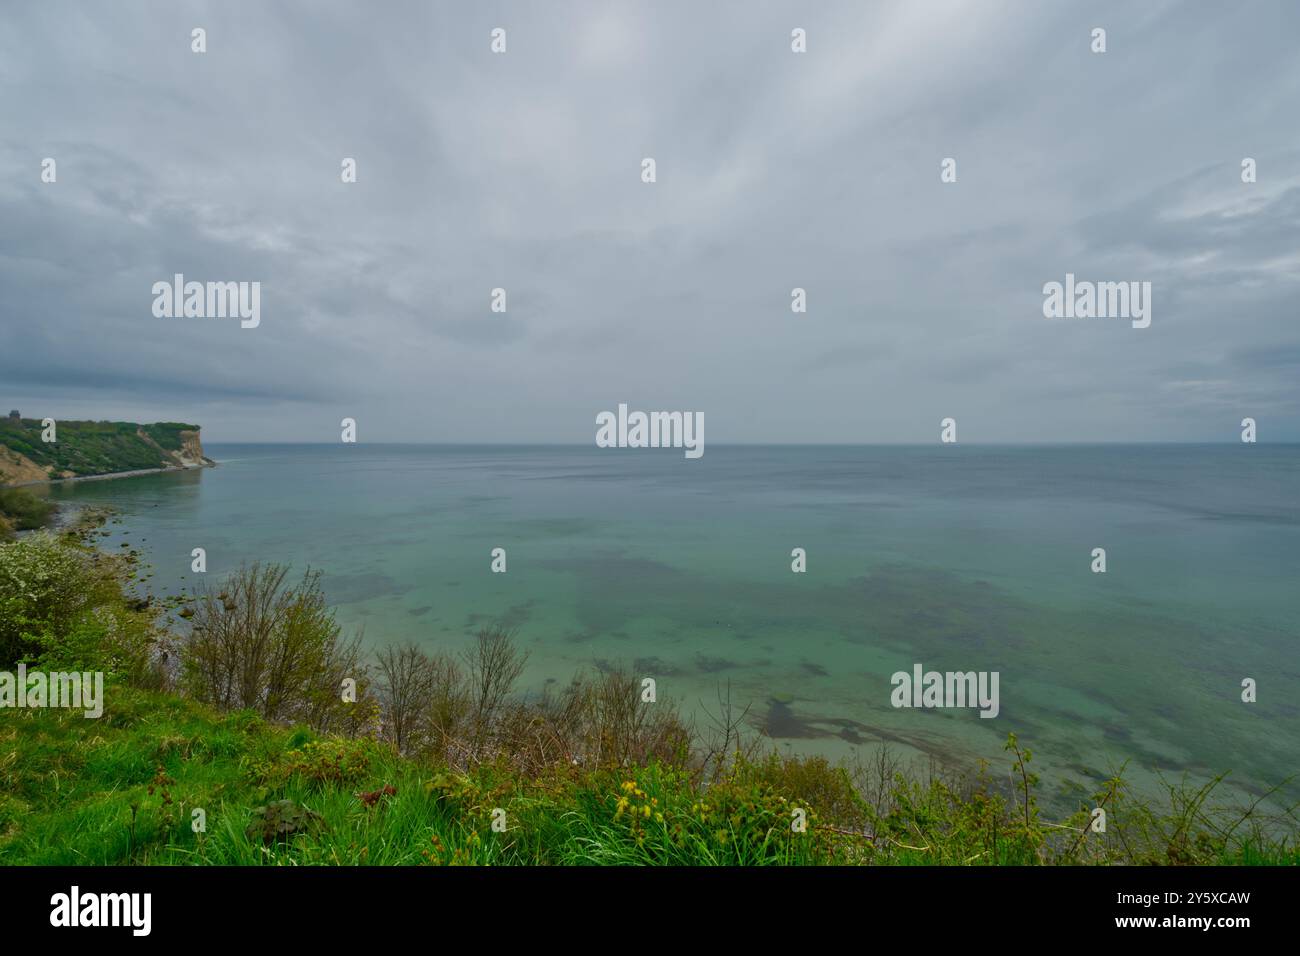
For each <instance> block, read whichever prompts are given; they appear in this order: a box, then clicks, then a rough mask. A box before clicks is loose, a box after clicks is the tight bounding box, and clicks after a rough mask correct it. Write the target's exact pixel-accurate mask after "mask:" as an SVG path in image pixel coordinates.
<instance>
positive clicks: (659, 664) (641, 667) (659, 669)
mask: <svg viewBox="0 0 1300 956" xmlns="http://www.w3.org/2000/svg"><path fill="white" fill-rule="evenodd" d="M632 667H633V668H634V669H635V670H636V671H637V673H639V674H645V675H647V676H651V677H658V676H659V675H661V674H662V675H663V676H665V677H677V676H680V675H681V674H684V673H685V671H683V670H682V669H681V668H680V667H677V666H676V665H674V664H669V663H668V662H667V661H665V660H664V659H663V658H661V657H638V658H637V659H636V660H634V661H633V662H632Z"/></svg>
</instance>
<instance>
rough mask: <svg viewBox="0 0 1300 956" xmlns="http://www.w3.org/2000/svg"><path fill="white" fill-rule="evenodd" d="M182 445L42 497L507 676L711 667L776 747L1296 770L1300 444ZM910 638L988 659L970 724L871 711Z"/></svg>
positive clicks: (1250, 784) (949, 658)
mask: <svg viewBox="0 0 1300 956" xmlns="http://www.w3.org/2000/svg"><path fill="white" fill-rule="evenodd" d="M208 454H209V455H211V456H212V457H214V458H217V459H218V460H220V461H221V464H220V466H219V467H218V468H215V469H211V470H205V471H198V472H186V473H173V474H163V475H150V476H144V477H137V478H130V479H123V480H120V481H105V482H86V483H76V484H69V485H59V486H54V487H52V488H51V489H50V494H51V495H52V496H53V497H55V498H56V499H60V500H68V501H75V502H84V503H99V504H109V505H112V506H113V507H115V508H118V509H120V511H121V512H122V520H121V522H120V523H118V524H114V525H111V526H109V527H110V530H111V534H110V535H109V536H108V537H105V538H103V539H102V541H103V542H104V545H105V546H106V547H108V548H110V549H112V548H116V547H118V545H119V544H120V543H121V542H122V541H127V542H130V543H131V544H132V545H133V546H135V547H137V548H139V549H140V550H141V552H142V553H143V555H144V557H145V560H146V561H148V562H149V563H150V564H151V565H152V568H151V569H150V570H151V571H152V573H153V574H154V577H153V578H152V579H151V580H150V581H149V584H150V585H151V586H152V587H153V588H154V590H156V591H160V592H162V591H175V590H178V589H181V588H191V589H192V588H193V587H194V586H195V585H196V584H197V583H198V581H197V579H198V578H200V577H201V576H200V575H196V574H193V573H191V572H190V560H191V559H190V552H191V549H193V548H195V547H203V548H205V549H206V550H207V555H208V574H207V575H206V577H207V578H208V579H214V578H217V577H220V576H221V575H222V574H223V573H224V572H226V571H229V570H230V569H232V568H234V567H237V566H238V565H239V564H240V562H242V561H245V560H255V559H256V560H263V561H288V562H292V563H293V564H294V565H295V567H296V568H299V569H301V568H305V567H306V566H308V565H310V566H312V567H315V568H319V569H321V570H322V571H323V572H324V584H325V588H326V591H327V593H328V595H329V598H330V600H331V602H332V603H334V604H335V605H336V607H337V610H338V616H339V620H340V621H341V622H342V623H343V624H345V625H346V626H347V627H348V628H364V631H365V637H366V641H367V642H368V643H370V644H372V645H379V644H383V643H387V642H390V641H398V640H403V641H404V640H415V641H418V642H420V643H422V644H424V645H426V646H428V647H429V648H449V649H455V650H459V649H461V648H463V647H465V646H466V644H467V636H468V635H469V634H470V633H471V632H472V631H473V630H474V628H475V627H476V626H478V625H479V624H481V623H484V622H488V621H504V622H505V623H508V624H510V625H512V626H516V627H517V628H518V631H519V639H520V641H521V643H522V644H523V646H524V647H526V648H527V650H528V651H529V653H530V660H529V666H528V669H527V671H526V674H525V683H526V685H527V687H528V689H530V690H540V689H541V688H542V687H543V686H544V685H545V684H546V682H547V681H561V682H562V681H566V680H567V679H568V678H569V677H570V676H571V675H572V674H573V672H574V671H575V670H577V669H579V668H583V667H586V668H601V667H609V666H617V665H621V664H626V665H630V666H631V667H633V668H634V669H635V671H636V672H637V674H638V676H651V677H654V678H655V679H656V681H657V684H658V691H659V694H660V697H661V698H664V697H668V698H672V699H673V700H675V701H676V702H677V703H678V704H679V705H680V706H681V707H682V708H683V709H684V710H685V711H687V712H688V713H691V714H693V715H695V716H696V718H697V720H698V721H699V722H700V723H701V725H705V726H707V724H708V721H709V713H710V712H713V713H716V712H717V710H718V698H719V691H720V689H721V688H726V687H727V686H729V687H730V693H731V697H732V700H733V703H734V704H735V705H736V706H737V707H738V709H744V708H746V707H748V709H749V713H748V717H747V720H748V722H749V723H751V724H752V726H754V727H755V728H756V729H761V730H764V731H766V732H767V733H769V734H770V735H772V736H773V738H774V739H775V740H776V742H777V744H778V745H779V746H782V747H789V748H790V749H792V750H795V751H809V752H812V751H815V752H822V753H827V754H830V755H834V756H848V757H852V756H853V755H854V754H855V753H861V754H866V753H868V752H869V751H870V750H871V748H872V747H873V746H874V745H875V744H877V743H879V742H880V741H888V742H890V743H891V745H892V746H894V747H895V748H897V749H898V750H899V751H900V753H902V754H903V755H905V756H907V755H912V756H918V755H928V754H933V755H939V756H941V757H943V758H944V759H948V760H952V759H966V760H972V761H973V760H974V759H975V758H977V757H981V756H983V757H988V758H991V759H993V760H995V761H996V763H995V765H996V766H999V767H1001V766H1005V763H1006V762H1005V758H1004V756H1003V755H1002V754H1001V746H1002V743H1003V742H1004V740H1005V738H1006V734H1007V732H1008V731H1011V730H1014V731H1015V732H1016V733H1017V734H1018V735H1019V736H1020V738H1021V739H1022V741H1024V742H1026V743H1028V744H1029V746H1031V747H1032V749H1033V750H1034V752H1035V764H1037V765H1039V771H1040V773H1042V774H1043V775H1044V778H1045V780H1046V781H1047V782H1048V783H1049V784H1051V785H1054V786H1060V785H1061V783H1062V781H1064V780H1066V779H1070V780H1074V781H1076V782H1078V783H1083V784H1087V783H1089V782H1090V781H1094V780H1096V779H1097V778H1098V776H1099V775H1100V774H1101V773H1102V772H1103V771H1105V770H1106V769H1107V768H1109V767H1111V766H1117V765H1118V764H1120V763H1122V762H1123V761H1125V760H1130V761H1131V762H1132V764H1131V767H1132V768H1136V771H1137V772H1136V774H1135V776H1136V777H1137V779H1138V780H1139V782H1140V783H1143V784H1144V785H1146V784H1149V782H1150V776H1149V775H1150V773H1151V772H1153V771H1154V770H1156V769H1160V770H1163V771H1166V772H1168V771H1173V772H1175V775H1176V772H1178V771H1183V770H1187V771H1191V772H1193V774H1196V775H1204V774H1207V773H1210V772H1214V771H1219V770H1227V769H1232V770H1233V771H1234V772H1233V776H1232V778H1231V779H1232V780H1234V781H1235V782H1236V783H1237V784H1238V785H1239V786H1241V787H1243V788H1244V789H1245V790H1247V791H1252V792H1254V791H1258V790H1259V788H1261V787H1263V786H1264V785H1267V784H1272V783H1276V782H1277V781H1279V780H1280V779H1281V778H1283V777H1285V776H1287V775H1289V774H1292V773H1294V772H1295V771H1296V770H1297V769H1300V707H1298V706H1297V693H1298V692H1300V654H1297V650H1298V643H1297V632H1298V629H1300V628H1298V625H1300V597H1297V594H1298V593H1300V589H1297V587H1296V580H1297V571H1298V570H1300V495H1298V494H1297V492H1300V478H1298V476H1300V446H1267V445H1256V446H1251V445H1215V446H1193V445H1155V446H1133V445H1111V446H1063V447H987V446H986V447H971V446H957V447H952V446H947V447H945V446H936V447H924V448H922V447H897V446H895V447H810V446H785V447H737V446H731V447H728V446H716V445H710V446H709V447H708V450H707V453H706V454H705V455H704V457H703V458H701V459H698V460H694V461H688V460H686V459H685V458H684V457H683V456H682V454H681V452H680V451H671V450H662V451H660V450H614V449H595V448H587V447H583V448H567V447H554V446H552V447H537V448H530V447H485V446H475V447H451V446H436V447H433V446H394V445H390V446H375V445H338V446H334V445H330V446H314V445H291V446H265V445H260V446H259V445H225V446H221V445H213V446H210V447H209V448H208ZM496 547H501V548H505V549H506V551H507V561H508V571H507V573H505V574H493V573H491V572H490V570H489V564H490V552H491V550H492V549H493V548H496ZM795 547H801V548H804V549H806V551H807V555H808V570H807V573H804V574H794V573H792V572H791V569H790V564H791V557H790V552H791V549H792V548H795ZM1095 547H1104V548H1105V549H1106V551H1107V564H1108V570H1107V573H1105V574H1094V573H1092V572H1091V571H1090V563H1091V560H1092V559H1091V551H1092V549H1093V548H1095ZM918 662H919V663H921V664H923V665H924V666H925V668H926V669H927V670H930V669H934V670H940V671H949V670H959V671H970V670H975V671H998V672H999V674H1000V713H999V715H998V717H997V718H995V719H981V718H979V717H978V716H977V713H976V712H975V711H974V710H961V711H957V710H924V709H911V708H906V709H895V708H894V707H892V706H891V704H890V692H891V690H892V687H891V684H890V676H891V674H892V673H893V672H895V671H899V670H902V671H908V672H910V671H911V669H912V666H913V664H914V663H918ZM1244 677H1252V678H1254V679H1255V680H1257V681H1258V682H1259V700H1258V702H1257V703H1254V704H1246V703H1243V702H1242V701H1241V686H1240V685H1241V680H1242V678H1244ZM1060 792H1062V793H1064V792H1066V791H1064V790H1062V791H1060Z"/></svg>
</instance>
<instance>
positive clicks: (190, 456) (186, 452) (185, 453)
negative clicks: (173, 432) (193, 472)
mask: <svg viewBox="0 0 1300 956" xmlns="http://www.w3.org/2000/svg"><path fill="white" fill-rule="evenodd" d="M180 438H181V448H180V451H179V452H177V453H176V457H177V459H178V462H177V463H178V464H179V465H180V466H181V467H182V468H207V467H210V466H211V465H213V464H215V463H214V462H213V461H212V459H211V458H209V457H207V456H206V455H204V454H203V443H202V442H200V441H199V430H198V429H197V428H196V429H194V430H193V431H183V432H181V433H180Z"/></svg>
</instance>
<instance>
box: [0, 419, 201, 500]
mask: <svg viewBox="0 0 1300 956" xmlns="http://www.w3.org/2000/svg"><path fill="white" fill-rule="evenodd" d="M44 431H45V429H44V428H43V427H42V425H41V423H40V421H39V420H37V419H31V418H15V417H13V416H11V417H9V418H5V419H0V485H10V484H23V483H26V482H32V481H51V480H55V479H60V478H91V477H100V476H106V475H114V474H119V473H123V472H136V471H156V470H171V469H176V468H204V467H208V466H210V465H212V464H214V463H213V461H212V460H211V459H209V458H208V457H207V456H206V455H204V454H203V444H202V443H201V442H200V441H199V427H198V426H197V425H187V424H183V423H181V422H158V423H155V424H152V425H138V424H136V423H135V422H75V421H60V422H56V423H55V436H54V437H55V441H52V442H46V441H45V440H44V437H43V432H44Z"/></svg>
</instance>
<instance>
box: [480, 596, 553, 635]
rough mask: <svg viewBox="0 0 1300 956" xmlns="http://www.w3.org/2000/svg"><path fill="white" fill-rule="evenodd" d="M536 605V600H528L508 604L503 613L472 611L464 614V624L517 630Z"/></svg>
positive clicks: (531, 613) (524, 622)
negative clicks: (521, 602)
mask: <svg viewBox="0 0 1300 956" xmlns="http://www.w3.org/2000/svg"><path fill="white" fill-rule="evenodd" d="M536 605H537V602H536V601H533V600H528V601H525V602H524V603H523V604H512V605H510V607H508V608H506V610H505V613H504V614H496V615H492V614H479V613H477V612H474V613H471V614H468V615H466V617H465V626H466V627H468V628H478V627H500V628H502V629H504V630H507V631H518V630H519V629H520V628H522V627H523V626H524V625H525V624H527V623H528V619H529V618H531V617H532V616H533V608H534V607H535V606H536Z"/></svg>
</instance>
